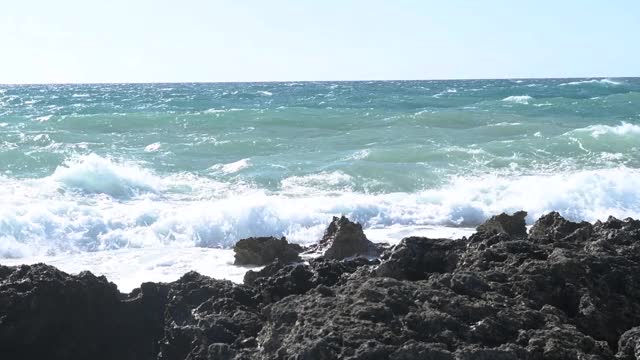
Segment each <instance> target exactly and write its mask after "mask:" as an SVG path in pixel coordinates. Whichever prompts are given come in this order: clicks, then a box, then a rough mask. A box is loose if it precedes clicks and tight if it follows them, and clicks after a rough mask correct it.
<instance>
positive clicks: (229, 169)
mask: <svg viewBox="0 0 640 360" xmlns="http://www.w3.org/2000/svg"><path fill="white" fill-rule="evenodd" d="M249 166H251V162H250V160H249V159H248V158H247V159H241V160H238V161H234V162H232V163H228V164H216V165H213V166H212V167H210V169H211V170H214V171H219V172H222V173H225V174H233V173H237V172H238V171H240V170H242V169H246V168H248V167H249Z"/></svg>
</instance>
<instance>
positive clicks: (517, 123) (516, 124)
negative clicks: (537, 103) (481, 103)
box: [487, 121, 522, 126]
mask: <svg viewBox="0 0 640 360" xmlns="http://www.w3.org/2000/svg"><path fill="white" fill-rule="evenodd" d="M518 125H522V123H519V122H506V121H505V122H499V123H495V124H489V125H487V126H518Z"/></svg>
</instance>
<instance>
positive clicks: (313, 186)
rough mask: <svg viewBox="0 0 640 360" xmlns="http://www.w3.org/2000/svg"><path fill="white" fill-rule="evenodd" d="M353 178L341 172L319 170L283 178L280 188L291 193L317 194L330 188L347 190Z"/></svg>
mask: <svg viewBox="0 0 640 360" xmlns="http://www.w3.org/2000/svg"><path fill="white" fill-rule="evenodd" d="M352 181H353V179H352V178H351V176H349V175H347V174H345V173H343V172H341V171H334V172H320V173H317V174H310V175H304V176H290V177H288V178H286V179H283V180H282V182H281V184H282V190H283V191H284V192H285V193H290V194H291V193H293V194H317V193H318V192H326V191H331V190H332V189H341V190H349V189H350V188H351V185H352Z"/></svg>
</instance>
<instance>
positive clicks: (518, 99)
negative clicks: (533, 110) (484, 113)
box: [502, 95, 533, 105]
mask: <svg viewBox="0 0 640 360" xmlns="http://www.w3.org/2000/svg"><path fill="white" fill-rule="evenodd" d="M531 100H533V98H532V97H531V96H529V95H515V96H508V97H506V98H504V99H502V101H505V102H511V103H516V104H525V105H526V104H529V101H531Z"/></svg>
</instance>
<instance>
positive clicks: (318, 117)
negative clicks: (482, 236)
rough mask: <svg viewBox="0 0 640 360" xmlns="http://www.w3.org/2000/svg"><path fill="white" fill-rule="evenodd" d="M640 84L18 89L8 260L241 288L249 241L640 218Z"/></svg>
mask: <svg viewBox="0 0 640 360" xmlns="http://www.w3.org/2000/svg"><path fill="white" fill-rule="evenodd" d="M639 148H640V78H615V79H529V80H527V79H521V80H460V81H453V80H452V81H371V82H300V83H295V82H289V83H185V84H86V85H0V200H1V206H0V263H1V264H5V265H14V264H21V263H34V262H46V263H50V264H52V265H55V266H58V267H59V268H61V269H62V270H65V271H68V272H79V271H82V270H91V271H93V272H95V273H97V274H100V275H106V276H107V277H108V278H109V279H110V280H112V281H114V282H115V283H116V284H117V285H118V286H119V288H120V289H121V290H124V291H128V290H131V289H132V288H134V287H137V286H138V285H139V284H140V282H142V281H170V280H175V279H177V278H178V277H179V276H180V275H182V274H183V273H184V272H186V271H189V270H192V269H193V270H196V271H199V272H202V273H203V274H206V275H210V276H213V277H217V278H228V279H231V280H234V281H241V279H242V276H243V274H244V271H246V269H247V268H239V267H234V266H232V265H231V264H232V262H233V252H232V251H231V250H230V249H231V248H232V247H233V244H234V243H235V241H237V240H239V239H241V238H246V237H249V236H269V235H273V236H278V237H279V236H286V237H287V238H288V239H289V240H290V241H292V242H296V243H301V244H310V243H314V242H316V241H317V240H318V239H319V238H320V237H321V236H322V232H323V230H324V229H325V227H326V225H327V224H328V223H329V222H330V221H331V218H332V216H339V215H343V214H344V215H346V216H347V217H349V218H350V219H351V220H354V221H358V222H360V223H361V224H362V225H363V227H364V229H365V233H366V234H367V236H368V237H369V238H370V239H371V240H373V241H378V242H390V243H394V242H397V241H398V240H399V239H401V238H402V237H405V236H408V235H414V234H417V235H425V236H446V237H461V236H465V235H466V236H468V235H469V234H471V233H472V232H473V228H474V227H475V226H476V225H478V224H479V223H481V222H482V221H484V220H485V219H487V218H488V217H490V216H491V215H494V214H497V213H500V212H503V211H506V212H513V211H517V210H525V211H527V212H528V214H529V215H528V217H527V221H528V223H533V222H534V221H535V220H536V219H537V218H538V217H539V216H541V215H542V214H544V213H546V212H549V211H554V210H555V211H559V212H560V213H561V214H562V215H563V216H565V217H567V218H569V219H572V220H586V221H590V222H593V221H595V220H597V219H603V220H604V219H606V217H607V216H609V215H614V216H616V217H620V218H625V217H629V216H630V217H636V218H637V217H640V154H639Z"/></svg>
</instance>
